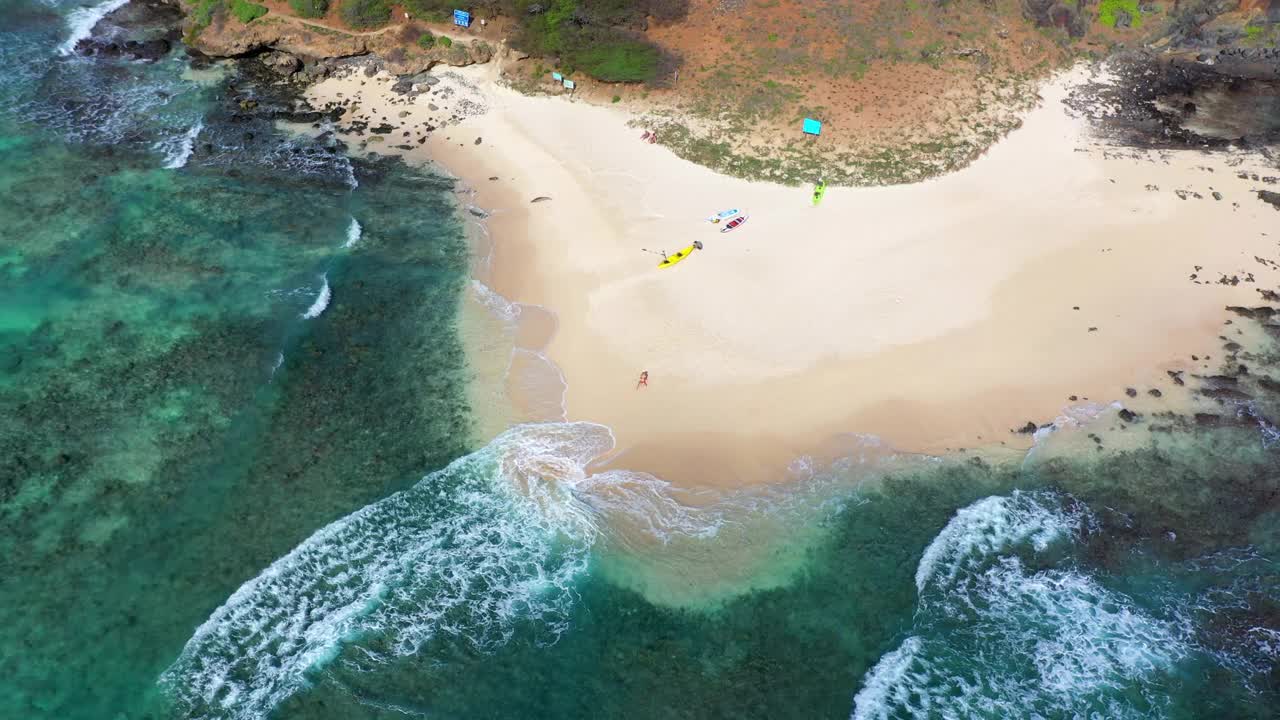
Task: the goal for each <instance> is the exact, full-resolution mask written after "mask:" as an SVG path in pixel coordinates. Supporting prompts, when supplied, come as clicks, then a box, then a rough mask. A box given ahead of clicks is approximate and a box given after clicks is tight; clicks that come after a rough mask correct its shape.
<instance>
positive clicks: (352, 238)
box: [342, 218, 362, 248]
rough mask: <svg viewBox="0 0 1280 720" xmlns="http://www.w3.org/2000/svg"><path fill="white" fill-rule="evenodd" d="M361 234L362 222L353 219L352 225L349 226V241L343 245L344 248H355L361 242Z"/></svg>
mask: <svg viewBox="0 0 1280 720" xmlns="http://www.w3.org/2000/svg"><path fill="white" fill-rule="evenodd" d="M361 234H362V230H361V228H360V221H359V220H356V219H355V218H351V224H350V225H348V226H347V241H346V242H344V243H342V247H344V248H353V247H355V246H356V243H358V242H360V236H361Z"/></svg>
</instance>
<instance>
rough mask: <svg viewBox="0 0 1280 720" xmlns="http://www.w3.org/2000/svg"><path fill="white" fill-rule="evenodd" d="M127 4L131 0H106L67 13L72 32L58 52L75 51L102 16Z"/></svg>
mask: <svg viewBox="0 0 1280 720" xmlns="http://www.w3.org/2000/svg"><path fill="white" fill-rule="evenodd" d="M127 4H129V0H106V2H102V3H99V4H97V5H93V6H90V7H84V8H77V9H75V10H72V11H71V12H69V13H67V27H68V28H70V30H71V34H70V35H69V36H68V37H67V39H66V40H65V41H64V42H63V43H62V44H61V45H59V46H58V52H59V53H60V54H62V55H71V54H72V53H74V52H75V50H76V44H77V43H79V42H80V41H81V40H84V39H85V38H87V37H89V35H90V34H91V33H92V32H93V27H94V26H95V25H97V24H98V22H99V21H100V20H102V18H104V17H106V16H108V15H110V14H111V13H113V12H115V11H116V10H119V9H120V8H122V7H124V6H125V5H127Z"/></svg>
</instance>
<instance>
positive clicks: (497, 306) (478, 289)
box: [471, 278, 520, 324]
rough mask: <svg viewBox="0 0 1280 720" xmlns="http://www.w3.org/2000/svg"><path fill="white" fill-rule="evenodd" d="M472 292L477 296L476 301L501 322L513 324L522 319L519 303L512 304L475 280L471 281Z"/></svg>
mask: <svg viewBox="0 0 1280 720" xmlns="http://www.w3.org/2000/svg"><path fill="white" fill-rule="evenodd" d="M471 292H472V293H474V294H475V296H476V300H477V301H478V302H479V303H480V304H481V305H483V306H484V307H485V309H487V310H488V311H489V312H491V313H493V314H494V316H496V317H497V318H498V319H499V320H502V321H503V322H505V323H508V324H511V323H515V321H516V320H518V319H519V318H520V305H519V303H513V302H511V301H510V300H508V299H506V298H505V297H503V296H502V295H499V294H498V293H496V292H494V290H493V288H491V287H489V286H488V285H485V284H484V283H482V282H480V281H479V280H476V279H475V278H472V279H471Z"/></svg>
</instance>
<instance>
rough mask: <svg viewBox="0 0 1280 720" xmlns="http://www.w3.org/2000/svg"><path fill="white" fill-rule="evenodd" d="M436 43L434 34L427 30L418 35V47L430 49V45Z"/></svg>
mask: <svg viewBox="0 0 1280 720" xmlns="http://www.w3.org/2000/svg"><path fill="white" fill-rule="evenodd" d="M435 44H436V36H435V35H432V34H431V31H430V30H428V31H426V32H424V33H422V34H421V35H419V36H418V47H420V48H422V49H424V50H430V49H431V46H432V45H435Z"/></svg>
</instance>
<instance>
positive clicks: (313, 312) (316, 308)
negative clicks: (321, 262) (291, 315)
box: [302, 275, 333, 320]
mask: <svg viewBox="0 0 1280 720" xmlns="http://www.w3.org/2000/svg"><path fill="white" fill-rule="evenodd" d="M320 280H321V281H323V283H324V284H323V285H321V286H320V292H319V294H317V295H316V299H315V300H314V301H312V303H311V307H309V308H307V311H306V312H304V313H302V319H303V320H314V319H315V318H318V317H320V315H321V313H323V312H324V311H325V308H327V307H329V300H330V298H332V297H333V291H332V290H330V289H329V276H328V275H321V276H320Z"/></svg>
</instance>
